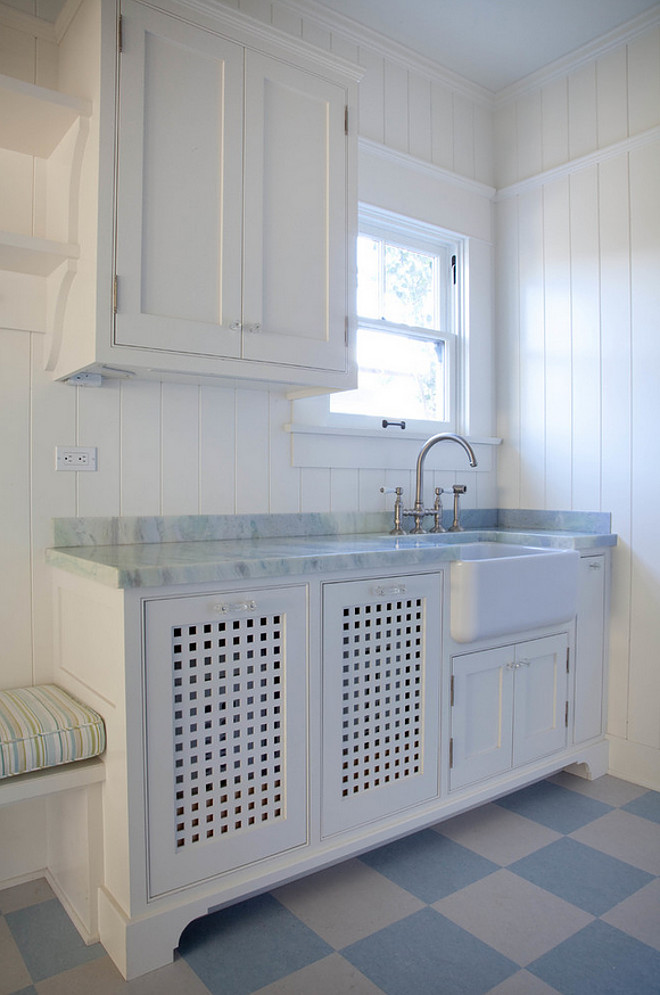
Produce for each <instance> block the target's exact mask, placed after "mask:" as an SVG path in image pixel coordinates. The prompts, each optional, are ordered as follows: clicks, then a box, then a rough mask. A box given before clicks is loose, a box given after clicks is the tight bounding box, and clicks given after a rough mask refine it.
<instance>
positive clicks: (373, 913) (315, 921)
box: [272, 860, 423, 950]
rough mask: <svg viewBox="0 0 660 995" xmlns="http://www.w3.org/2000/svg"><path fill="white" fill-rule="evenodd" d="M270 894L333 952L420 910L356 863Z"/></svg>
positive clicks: (386, 881)
mask: <svg viewBox="0 0 660 995" xmlns="http://www.w3.org/2000/svg"><path fill="white" fill-rule="evenodd" d="M272 894H273V896H274V897H275V898H276V899H277V900H278V901H279V902H281V903H282V905H284V906H285V907H286V908H287V909H289V911H290V912H293V914H294V915H296V916H298V918H299V919H301V920H302V921H303V922H304V923H306V924H307V925H308V926H309V927H310V929H313V930H314V931H315V932H316V933H318V934H319V936H321V937H323V939H324V940H325V941H326V943H329V944H331V946H333V947H335V949H337V950H339V949H341V947H346V946H348V944H349V943H355V941H356V940H361V939H363V938H364V937H365V936H369V934H370V933H375V932H376V931H377V930H379V929H382V928H383V927H384V926H389V925H390V924H391V923H393V922H397V921H398V920H399V919H403V918H404V917H405V916H408V915H410V914H411V913H412V912H417V910H418V909H420V908H422V906H423V903H422V902H421V901H420V900H419V899H418V898H415V897H414V895H411V894H410V892H408V891H405V890H404V889H403V888H400V887H399V886H398V885H397V884H394V882H393V881H390V880H389V879H388V878H386V877H384V876H383V875H382V874H379V873H378V872H377V871H375V870H373V869H372V868H371V867H368V866H367V865H366V864H365V863H364V862H363V861H361V860H347V861H345V863H343V864H338V865H337V866H336V867H330V868H329V869H328V870H325V871H320V872H319V873H318V874H312V875H311V876H310V877H307V878H302V879H301V880H300V881H294V882H293V884H288V885H285V886H284V887H283V888H277V889H276V890H275V891H273V892H272Z"/></svg>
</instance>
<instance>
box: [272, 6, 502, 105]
mask: <svg viewBox="0 0 660 995" xmlns="http://www.w3.org/2000/svg"><path fill="white" fill-rule="evenodd" d="M275 2H276V3H277V4H278V6H280V7H284V8H286V9H288V10H290V11H293V12H294V13H296V14H298V15H299V16H301V17H309V18H310V19H311V20H313V21H314V22H315V23H316V24H318V25H319V26H320V27H322V28H325V29H326V30H327V31H330V32H333V31H334V32H341V34H342V35H343V36H344V37H346V38H348V39H349V41H351V42H352V43H353V44H354V45H357V46H358V47H361V46H365V45H366V46H368V47H369V48H370V49H372V50H373V51H375V52H377V53H378V55H380V56H382V57H383V58H385V59H389V60H391V61H394V62H398V63H399V64H400V65H402V66H403V67H404V68H405V69H408V70H409V71H410V72H414V73H417V74H421V75H423V76H426V77H428V78H429V79H431V81H433V82H436V83H439V84H440V85H441V86H445V87H448V88H449V89H451V90H453V91H454V92H456V93H460V94H462V95H463V96H464V97H467V99H468V100H471V101H473V102H474V103H477V104H482V105H483V106H484V107H487V108H488V109H490V110H492V109H493V107H494V101H495V94H494V93H493V92H492V90H488V89H486V87H484V86H480V85H479V84H478V83H474V82H472V80H469V79H467V78H466V77H465V76H461V75H460V74H459V73H454V72H452V71H451V70H450V69H445V68H444V66H441V65H440V63H438V62H434V61H433V60H432V59H428V58H426V57H425V56H423V55H420V54H419V53H418V52H415V51H414V50H413V49H411V48H408V47H407V46H406V45H402V44H401V43H400V42H397V41H394V40H393V39H392V38H388V37H387V36H386V35H383V34H381V33H380V32H379V31H375V30H374V29H373V28H368V27H366V26H365V25H363V24H359V23H358V22H357V21H354V20H353V18H351V17H347V16H346V15H345V14H340V13H339V12H338V11H331V10H329V9H328V8H327V7H324V6H323V5H322V4H319V3H316V0H275Z"/></svg>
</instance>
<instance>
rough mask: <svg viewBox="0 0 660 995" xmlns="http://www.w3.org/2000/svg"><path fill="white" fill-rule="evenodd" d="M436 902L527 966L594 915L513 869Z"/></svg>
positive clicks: (436, 906) (444, 912)
mask: <svg viewBox="0 0 660 995" xmlns="http://www.w3.org/2000/svg"><path fill="white" fill-rule="evenodd" d="M433 908H434V909H436V910H437V911H438V912H440V913H442V915H444V916H447V918H448V919H451V920H452V922H455V923H456V924H457V925H458V926H462V927H463V929H466V930H468V932H470V933H473V934H474V935H475V936H478V937H479V939H480V940H483V941H484V943H488V944H489V945H490V946H491V947H494V949H495V950H499V952H500V953H501V954H504V956H505V957H508V958H509V959H510V960H513V961H515V962H516V964H520V965H521V966H523V967H524V966H525V965H526V964H529V963H530V962H531V961H533V960H536V959H537V958H538V957H540V956H541V955H542V954H544V953H547V951H548V950H551V949H552V948H553V947H554V946H556V945H557V944H558V943H561V942H562V941H563V940H566V939H567V938H568V937H569V936H572V935H573V933H577V932H578V930H580V929H583V928H584V927H585V926H586V925H587V924H588V923H589V922H591V921H592V918H593V917H592V916H591V915H589V913H587V912H583V911H582V909H578V908H576V907H575V906H574V905H570V904H569V903H568V902H565V901H564V900H563V899H561V898H557V896H556V895H551V894H550V892H548V891H545V889H543V888H539V887H537V885H534V884H532V883H531V882H529V881H525V880H524V879H523V878H521V877H518V875H516V874H512V873H511V872H510V871H507V870H501V871H497V873H495V874H489V876H488V877H487V878H484V879H483V880H482V881H477V882H476V884H471V885H469V886H468V887H467V888H463V889H462V890H461V891H457V892H454V894H453V895H449V896H448V897H447V898H443V899H442V900H441V901H439V902H436V903H435V904H434V906H433Z"/></svg>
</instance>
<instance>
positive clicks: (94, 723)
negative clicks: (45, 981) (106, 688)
mask: <svg viewBox="0 0 660 995" xmlns="http://www.w3.org/2000/svg"><path fill="white" fill-rule="evenodd" d="M104 749H105V726H104V722H103V718H102V717H101V716H100V715H99V713H98V712H96V711H95V710H94V709H93V708H90V707H89V706H88V705H85V704H83V702H81V701H79V700H78V699H77V698H74V697H73V696H72V695H71V694H69V693H68V692H67V691H65V690H64V689H63V688H61V687H59V686H58V685H56V684H42V685H36V686H34V687H27V688H13V689H11V690H7V691H0V809H2V810H3V816H2V819H3V822H2V831H1V832H0V878H3V879H4V880H3V881H0V886H2V885H6V884H8V883H10V882H11V883H13V881H12V878H13V876H14V875H17V877H18V878H19V879H21V878H22V879H26V878H29V877H31V876H38V874H40V873H45V874H46V877H47V878H48V880H49V881H50V883H51V886H52V887H53V888H54V890H55V892H56V894H57V895H58V897H59V898H60V900H61V901H62V903H63V905H64V907H65V908H66V909H67V911H68V912H69V915H70V916H71V918H72V920H73V922H74V924H75V925H76V926H77V928H78V929H79V931H80V932H81V934H82V936H83V938H84V939H85V940H86V941H88V942H89V941H91V940H93V939H95V938H96V936H97V934H98V914H97V897H96V895H97V890H98V887H99V885H100V883H101V876H102V854H103V839H102V835H103V834H102V820H101V788H100V784H101V782H102V781H103V780H104V779H105V765H104V762H103V760H102V759H101V757H100V754H101V753H102V752H103V750H104ZM20 803H24V804H23V807H22V808H21V807H20ZM10 806H16V808H15V809H14V810H12V809H10V808H9V807H10ZM4 813H6V814H4ZM37 821H41V822H42V823H43V825H40V826H35V822H37ZM35 838H36V839H37V842H36V843H35Z"/></svg>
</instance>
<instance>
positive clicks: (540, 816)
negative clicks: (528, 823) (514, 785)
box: [495, 781, 612, 833]
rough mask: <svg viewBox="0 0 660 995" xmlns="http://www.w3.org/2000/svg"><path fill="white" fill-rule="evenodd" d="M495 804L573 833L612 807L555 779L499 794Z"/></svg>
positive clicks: (544, 824)
mask: <svg viewBox="0 0 660 995" xmlns="http://www.w3.org/2000/svg"><path fill="white" fill-rule="evenodd" d="M495 804H496V805H501V806H502V807H503V808H506V809H508V810H509V811H510V812H517V813H518V815H524V816H525V818H527V819H533V820H534V821H535V822H540V823H541V825H543V826H548V828H549V829H554V830H555V831H556V832H558V833H572V832H573V831H574V830H576V829H579V828H580V827H581V826H584V825H586V823H587V822H592V821H593V820H594V819H598V818H599V817H600V816H601V815H605V813H606V812H609V811H610V810H611V807H612V806H610V805H605V804H604V803H603V802H599V801H596V800H595V799H594V798H587V797H585V796H584V795H581V794H579V793H578V792H577V791H570V790H569V789H568V788H561V787H560V786H559V785H558V784H553V783H552V782H551V781H541V782H540V783H538V784H530V785H529V787H527V788H523V789H522V790H521V791H515V792H514V793H513V794H511V795H507V796H506V797H505V798H498V800H497V801H496V802H495Z"/></svg>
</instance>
